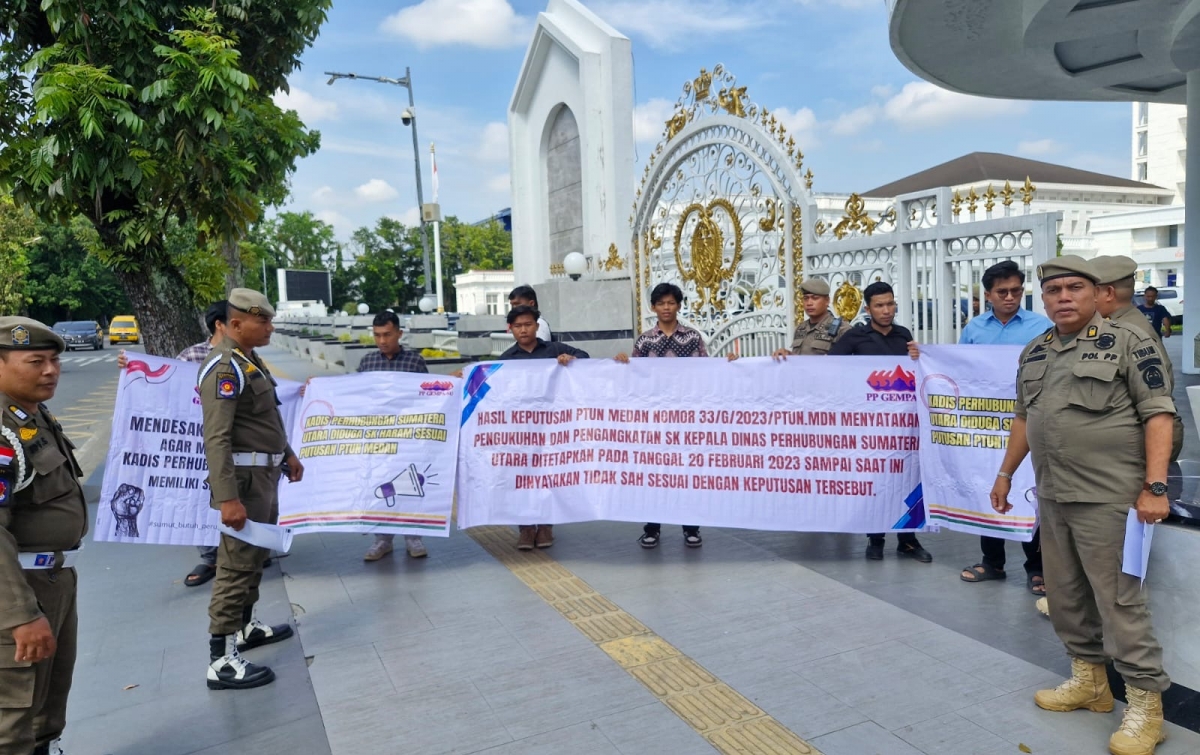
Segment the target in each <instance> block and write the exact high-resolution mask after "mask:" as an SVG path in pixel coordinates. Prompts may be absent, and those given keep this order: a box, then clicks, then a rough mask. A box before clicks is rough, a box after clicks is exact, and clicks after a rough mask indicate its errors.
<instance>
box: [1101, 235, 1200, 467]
mask: <svg viewBox="0 0 1200 755" xmlns="http://www.w3.org/2000/svg"><path fill="white" fill-rule="evenodd" d="M1091 263H1092V269H1093V270H1095V271H1096V276H1097V277H1098V278H1099V279H1100V284H1099V285H1100V288H1099V295H1098V297H1097V300H1096V309H1098V310H1100V314H1101V315H1103V316H1105V317H1107V318H1108V319H1110V320H1115V321H1116V322H1119V323H1121V324H1122V325H1128V326H1129V327H1131V328H1134V329H1135V330H1140V331H1141V332H1143V333H1145V334H1147V335H1150V336H1154V337H1155V338H1156V339H1158V341H1159V343H1160V344H1161V343H1162V337H1161V336H1160V335H1159V334H1158V333H1155V332H1154V326H1153V325H1151V324H1150V321H1149V320H1147V319H1146V316H1145V315H1143V314H1142V313H1141V312H1139V311H1138V308H1137V307H1135V306H1134V305H1133V292H1134V288H1133V276H1134V275H1135V274H1136V273H1137V263H1136V262H1134V261H1133V259H1132V258H1130V257H1126V256H1124V255H1113V256H1111V257H1096V258H1095V259H1093V260H1091ZM1159 351H1161V352H1162V360H1163V372H1165V373H1166V374H1168V375H1171V376H1172V377H1174V375H1175V367H1174V365H1172V364H1171V357H1169V356H1167V350H1166V348H1164V347H1162V346H1161V345H1160V348H1159ZM1182 451H1183V420H1182V419H1180V417H1179V407H1178V406H1176V407H1175V421H1174V425H1173V426H1172V428H1171V461H1175V460H1176V459H1178V458H1179V454H1180V453H1181V452H1182Z"/></svg>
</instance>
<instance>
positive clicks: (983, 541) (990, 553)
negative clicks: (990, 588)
mask: <svg viewBox="0 0 1200 755" xmlns="http://www.w3.org/2000/svg"><path fill="white" fill-rule="evenodd" d="M1041 536H1042V531H1041V529H1036V530H1034V531H1033V539H1032V540H1030V541H1029V542H1028V543H1021V549H1022V550H1024V551H1025V572H1026V573H1027V574H1041V573H1042V537H1041ZM1006 543H1007V541H1006V540H1004V539H1003V538H999V537H987V536H984V537H981V538H979V546H980V549H981V550H982V551H983V563H985V564H987V565H988V566H990V567H992V568H993V569H1003V568H1004V561H1005V553H1004V548H1005V544H1006Z"/></svg>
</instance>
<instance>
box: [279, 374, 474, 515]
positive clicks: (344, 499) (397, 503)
mask: <svg viewBox="0 0 1200 755" xmlns="http://www.w3.org/2000/svg"><path fill="white" fill-rule="evenodd" d="M458 386H459V381H458V380H456V379H454V378H448V377H442V376H439V375H426V374H413V373H407V372H368V373H362V374H358V375H345V376H339V377H330V378H317V379H315V380H313V381H312V382H310V383H309V384H308V387H307V389H306V390H305V395H304V397H303V398H302V399H301V400H300V401H301V403H300V409H299V410H298V411H297V412H296V417H295V420H294V421H293V430H292V433H291V438H292V448H293V450H294V451H295V452H296V453H297V455H299V457H300V461H301V462H302V463H303V464H304V480H303V481H302V482H298V483H294V484H290V485H287V484H285V485H284V486H283V487H282V488H281V489H280V496H279V524H280V525H282V526H285V527H290V528H291V529H292V530H294V531H295V532H296V533H297V534H303V533H305V532H316V531H321V532H377V533H381V534H396V535H435V536H439V537H448V536H449V528H450V511H451V508H452V506H453V504H454V465H455V449H456V446H457V443H458V416H459V410H460V407H461V400H460V398H459V390H458Z"/></svg>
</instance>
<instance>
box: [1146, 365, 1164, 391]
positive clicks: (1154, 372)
mask: <svg viewBox="0 0 1200 755" xmlns="http://www.w3.org/2000/svg"><path fill="white" fill-rule="evenodd" d="M1142 382H1144V383H1145V384H1146V387H1147V388H1149V389H1150V390H1153V391H1156V390H1158V389H1159V388H1162V387H1163V386H1164V385H1166V378H1164V377H1163V372H1162V370H1160V369H1159V368H1158V367H1157V366H1153V365H1152V366H1149V367H1145V368H1143V369H1142Z"/></svg>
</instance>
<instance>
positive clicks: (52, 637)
mask: <svg viewBox="0 0 1200 755" xmlns="http://www.w3.org/2000/svg"><path fill="white" fill-rule="evenodd" d="M63 348H64V346H63V341H62V339H61V338H60V337H59V336H58V335H56V334H55V333H54V332H53V331H51V330H50V328H47V327H46V326H45V325H43V324H42V323H40V322H37V321H36V320H30V319H29V318H26V317H0V755H28V754H29V753H33V755H48V754H49V753H52V752H53V753H58V752H60V750H59V748H58V738H59V736H60V735H61V734H62V731H63V728H64V727H65V726H66V723H67V694H68V692H70V690H71V677H72V675H73V673H74V670H75V644H76V643H75V638H76V624H77V620H76V614H75V593H76V586H77V583H76V575H75V569H74V564H75V557H76V555H77V553H78V549H79V544H80V542H81V541H82V540H83V536H84V535H85V534H86V533H87V526H88V518H87V506H86V504H85V502H84V497H83V488H82V487H81V486H80V484H79V476H80V474H81V471H80V469H79V465H78V464H77V463H76V461H75V454H74V449H75V446H73V445H72V444H71V441H69V440H67V438H66V436H65V435H63V431H62V427H61V426H60V425H59V424H58V421H57V420H55V419H54V417H53V416H52V415H51V414H50V412H49V410H48V409H47V408H46V405H45V403H44V402H46V401H49V400H50V399H51V398H53V397H54V391H55V390H56V389H57V387H58V377H59V372H60V369H61V365H60V363H59V357H58V355H59V354H61V353H62V350H63Z"/></svg>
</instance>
